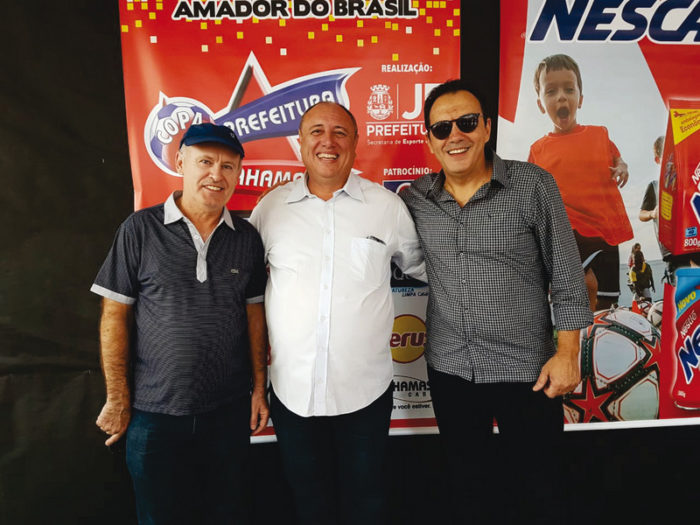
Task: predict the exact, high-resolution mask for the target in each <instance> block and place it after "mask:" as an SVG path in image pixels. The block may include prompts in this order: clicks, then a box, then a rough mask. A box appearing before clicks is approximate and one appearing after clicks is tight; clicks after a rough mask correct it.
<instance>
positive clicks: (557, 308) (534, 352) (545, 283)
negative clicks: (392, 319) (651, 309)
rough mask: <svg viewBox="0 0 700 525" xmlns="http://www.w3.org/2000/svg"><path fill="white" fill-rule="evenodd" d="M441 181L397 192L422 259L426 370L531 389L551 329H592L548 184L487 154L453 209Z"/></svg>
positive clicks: (569, 236) (572, 248) (528, 169)
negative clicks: (477, 180)
mask: <svg viewBox="0 0 700 525" xmlns="http://www.w3.org/2000/svg"><path fill="white" fill-rule="evenodd" d="M444 182H445V176H444V174H443V173H439V174H438V173H432V174H430V175H425V176H423V177H421V178H419V179H418V180H416V181H414V182H413V184H411V186H410V187H409V188H406V189H405V190H404V191H402V192H401V193H400V195H401V197H402V198H403V199H404V201H405V202H406V205H407V206H408V208H409V210H410V211H411V214H412V215H413V218H414V220H415V222H416V228H417V230H418V235H419V237H420V241H421V244H422V246H423V251H424V252H425V260H426V267H427V268H426V269H427V273H428V282H429V284H430V296H429V300H428V312H427V320H426V324H427V334H428V338H427V344H426V348H425V355H426V359H427V361H428V364H429V365H430V366H431V367H432V368H434V369H435V370H438V371H440V372H445V373H448V374H452V375H457V376H460V377H463V378H465V379H467V380H473V381H474V382H477V383H493V382H505V381H513V382H530V381H535V380H536V379H537V377H538V375H539V373H540V370H541V368H542V366H543V365H544V363H545V362H546V361H547V360H548V359H549V358H550V357H551V356H552V355H553V354H554V352H555V345H554V341H553V337H552V313H551V312H550V305H549V300H548V292H549V291H550V285H551V304H552V311H553V315H554V321H555V323H556V326H557V328H558V329H559V330H575V329H579V328H583V327H586V326H588V325H589V324H590V323H591V322H592V315H591V311H590V309H589V307H588V297H587V293H586V287H585V284H584V280H583V269H582V267H581V260H580V258H579V254H578V250H577V248H576V243H575V241H574V236H573V233H572V230H571V225H570V224H569V221H568V219H567V216H566V212H565V210H564V205H563V203H562V200H561V196H560V194H559V190H558V189H557V186H556V183H555V182H554V179H553V178H552V176H551V175H550V174H549V173H547V172H546V171H544V170H543V169H541V168H539V167H537V166H535V165H534V164H529V163H525V162H517V161H509V160H506V161H504V160H502V159H500V158H499V157H498V156H496V155H495V154H494V155H493V174H492V177H491V180H490V181H489V182H488V183H486V184H485V185H484V186H482V187H481V188H480V189H479V190H478V191H477V192H476V193H475V194H474V196H473V197H472V198H471V199H470V200H469V202H467V204H466V205H465V206H464V207H463V208H462V207H460V206H459V204H458V203H457V202H456V201H455V200H454V198H453V197H452V195H450V194H449V193H448V192H447V191H445V189H444V187H443V185H444Z"/></svg>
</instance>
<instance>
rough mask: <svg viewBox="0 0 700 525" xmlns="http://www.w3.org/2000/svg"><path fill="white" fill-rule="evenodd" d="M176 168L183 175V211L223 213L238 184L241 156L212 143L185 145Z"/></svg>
mask: <svg viewBox="0 0 700 525" xmlns="http://www.w3.org/2000/svg"><path fill="white" fill-rule="evenodd" d="M175 167H176V169H177V172H178V173H179V174H181V175H182V201H181V203H182V206H183V211H184V210H187V211H188V212H190V213H197V214H207V213H211V214H220V213H221V210H222V208H223V207H224V206H226V203H227V202H228V200H229V199H230V198H231V195H233V190H234V189H235V188H236V184H237V183H238V175H239V173H240V171H241V156H240V155H239V154H238V153H235V152H234V151H232V150H230V149H228V148H227V147H225V146H222V145H219V144H216V143H213V142H209V143H204V144H197V145H193V146H184V147H183V148H181V150H180V151H179V152H178V154H177V160H176V162H175Z"/></svg>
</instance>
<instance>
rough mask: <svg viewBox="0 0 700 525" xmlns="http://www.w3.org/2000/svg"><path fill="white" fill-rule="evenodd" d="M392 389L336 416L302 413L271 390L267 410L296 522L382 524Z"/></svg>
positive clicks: (383, 518) (311, 523) (383, 520)
mask: <svg viewBox="0 0 700 525" xmlns="http://www.w3.org/2000/svg"><path fill="white" fill-rule="evenodd" d="M391 392H392V388H391V387H389V389H387V391H386V392H385V393H384V394H382V395H381V396H380V397H379V399H377V400H376V401H374V402H373V403H372V404H370V405H369V406H367V407H365V408H363V409H361V410H358V411H356V412H352V413H350V414H343V415H340V416H323V417H301V416H298V415H297V414H295V413H293V412H291V411H290V410H288V409H287V408H286V407H285V406H284V405H283V404H282V402H281V401H280V400H279V399H278V398H277V396H276V395H275V393H274V392H272V394H271V401H270V411H271V416H272V420H273V423H274V426H275V433H276V434H277V441H278V442H279V446H280V451H281V453H282V462H283V465H284V471H285V474H286V477H287V480H288V481H289V484H290V486H291V489H292V492H293V495H294V501H295V504H296V510H297V515H298V517H299V523H300V524H303V525H316V524H319V525H332V524H335V523H347V524H362V525H372V524H380V523H386V522H387V518H386V490H387V483H386V477H385V475H386V473H385V469H384V456H385V452H386V446H387V438H388V435H389V421H390V419H391V409H392V395H391Z"/></svg>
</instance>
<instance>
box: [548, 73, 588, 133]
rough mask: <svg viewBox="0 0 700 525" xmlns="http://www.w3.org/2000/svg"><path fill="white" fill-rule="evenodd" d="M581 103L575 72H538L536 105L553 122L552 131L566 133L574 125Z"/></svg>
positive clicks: (581, 96)
mask: <svg viewBox="0 0 700 525" xmlns="http://www.w3.org/2000/svg"><path fill="white" fill-rule="evenodd" d="M581 104H583V95H581V90H580V89H579V87H578V81H577V79H576V73H574V72H573V71H571V70H570V69H557V70H551V71H546V70H543V71H542V72H541V73H540V91H539V98H538V99H537V107H539V108H540V111H541V112H542V113H546V114H547V115H548V116H549V118H550V119H551V120H552V123H553V124H554V133H567V132H569V131H571V130H572V129H574V127H576V111H577V110H578V109H579V108H580V107H581Z"/></svg>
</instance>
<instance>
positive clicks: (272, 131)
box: [119, 0, 460, 211]
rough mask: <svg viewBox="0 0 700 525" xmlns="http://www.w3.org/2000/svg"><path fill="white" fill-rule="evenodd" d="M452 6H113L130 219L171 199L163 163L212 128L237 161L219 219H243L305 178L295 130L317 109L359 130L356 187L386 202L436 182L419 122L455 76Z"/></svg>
mask: <svg viewBox="0 0 700 525" xmlns="http://www.w3.org/2000/svg"><path fill="white" fill-rule="evenodd" d="M459 6H460V4H459V2H457V1H455V0H448V1H427V2H426V1H424V0H371V1H369V2H354V1H350V0H289V1H287V0H216V1H213V0H180V1H175V0H171V1H163V2H156V1H153V0H150V1H145V0H144V1H138V0H120V2H119V7H120V19H121V33H122V54H123V66H124V87H125V92H126V108H127V124H128V135H129V149H130V154H131V165H132V175H133V181H134V193H135V194H134V206H135V208H136V209H139V208H142V207H145V206H150V205H153V204H156V203H159V202H162V201H164V200H165V199H166V198H167V196H168V195H169V194H170V193H171V192H172V191H173V190H174V189H177V188H179V187H180V185H181V181H180V178H179V177H178V176H177V174H176V173H175V172H174V170H173V164H174V158H175V153H176V151H177V149H178V148H179V142H180V139H181V138H182V134H183V133H184V131H185V130H186V129H187V127H188V126H189V125H190V124H192V123H193V122H216V123H218V124H224V125H226V126H230V127H231V128H232V129H234V131H235V132H236V134H237V135H238V136H239V138H240V140H241V141H242V142H243V145H244V148H245V150H246V156H245V159H244V161H243V170H242V173H241V176H240V180H239V185H238V187H237V189H236V192H235V194H234V196H233V198H232V199H231V202H229V208H231V209H233V210H239V211H246V210H250V209H252V207H253V206H254V204H255V202H256V199H257V197H258V195H260V193H261V192H262V191H264V190H265V189H267V188H269V187H270V186H271V185H272V184H274V183H276V182H278V181H280V180H290V179H291V178H294V177H298V176H301V174H302V173H303V171H304V168H303V166H302V164H301V157H300V154H299V144H298V139H297V128H298V122H299V117H300V116H301V114H302V113H303V112H304V110H305V109H306V108H307V107H309V106H310V105H312V104H313V103H315V102H317V101H319V100H334V101H336V102H340V103H342V104H343V105H346V106H347V107H349V108H350V110H351V111H352V112H353V113H354V115H355V117H356V118H357V121H358V127H359V133H360V141H359V143H358V151H357V161H356V163H355V169H356V170H357V171H358V172H359V173H360V174H361V175H362V176H364V177H366V178H368V179H371V180H374V181H377V182H380V183H381V182H382V181H385V182H386V185H387V186H389V187H391V188H392V189H395V187H397V186H399V185H400V184H401V182H402V181H406V180H412V179H414V178H416V177H417V176H420V175H423V174H424V173H428V172H430V171H433V169H432V167H431V165H432V164H434V162H433V161H432V160H430V155H429V152H428V150H427V147H426V146H425V145H424V141H423V133H424V131H425V130H424V126H423V119H422V111H421V110H422V104H423V101H424V99H425V96H426V94H427V92H428V91H429V90H430V89H431V88H432V86H433V85H435V84H438V83H441V82H443V81H444V80H445V79H447V78H456V77H458V76H459V41H460V38H459V30H460V28H459V11H460V10H459ZM429 163H430V164H429Z"/></svg>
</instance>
